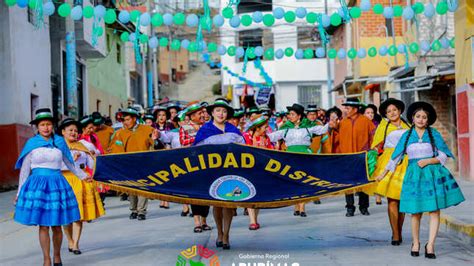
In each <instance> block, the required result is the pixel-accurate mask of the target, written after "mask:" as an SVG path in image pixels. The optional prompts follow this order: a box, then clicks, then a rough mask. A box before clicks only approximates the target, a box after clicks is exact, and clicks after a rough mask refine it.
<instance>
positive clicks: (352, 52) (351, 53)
mask: <svg viewBox="0 0 474 266" xmlns="http://www.w3.org/2000/svg"><path fill="white" fill-rule="evenodd" d="M356 56H357V51H356V49H354V48H351V49H349V51H347V57H349V58H350V59H354V58H356Z"/></svg>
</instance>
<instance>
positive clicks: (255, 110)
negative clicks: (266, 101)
mask: <svg viewBox="0 0 474 266" xmlns="http://www.w3.org/2000/svg"><path fill="white" fill-rule="evenodd" d="M260 113H262V111H261V110H260V109H258V107H257V106H252V107H250V108H249V109H248V110H247V114H249V115H250V114H260Z"/></svg>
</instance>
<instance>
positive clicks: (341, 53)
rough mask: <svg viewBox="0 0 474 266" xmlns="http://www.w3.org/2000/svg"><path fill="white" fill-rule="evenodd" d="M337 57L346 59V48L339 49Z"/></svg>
mask: <svg viewBox="0 0 474 266" xmlns="http://www.w3.org/2000/svg"><path fill="white" fill-rule="evenodd" d="M337 57H339V59H344V58H346V50H345V49H344V48H341V49H339V50H338V51H337Z"/></svg>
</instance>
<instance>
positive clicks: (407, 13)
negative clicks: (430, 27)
mask: <svg viewBox="0 0 474 266" xmlns="http://www.w3.org/2000/svg"><path fill="white" fill-rule="evenodd" d="M402 16H403V18H404V19H406V20H411V19H413V17H414V16H415V11H413V8H411V6H406V7H405V8H404V9H403V14H402Z"/></svg>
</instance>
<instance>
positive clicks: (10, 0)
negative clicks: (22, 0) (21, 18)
mask: <svg viewBox="0 0 474 266" xmlns="http://www.w3.org/2000/svg"><path fill="white" fill-rule="evenodd" d="M5 3H6V4H7V6H14V5H16V0H5Z"/></svg>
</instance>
